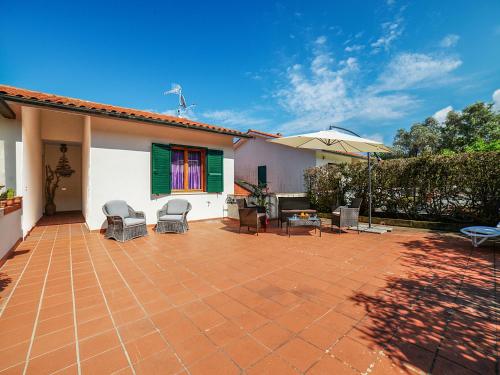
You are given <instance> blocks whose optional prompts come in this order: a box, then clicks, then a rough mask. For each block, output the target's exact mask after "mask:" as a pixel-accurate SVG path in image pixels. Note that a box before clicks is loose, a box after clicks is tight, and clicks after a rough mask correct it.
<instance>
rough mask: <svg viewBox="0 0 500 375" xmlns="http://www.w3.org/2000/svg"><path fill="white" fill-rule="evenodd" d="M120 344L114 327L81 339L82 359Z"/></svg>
mask: <svg viewBox="0 0 500 375" xmlns="http://www.w3.org/2000/svg"><path fill="white" fill-rule="evenodd" d="M119 345H120V339H119V337H118V335H117V333H116V331H115V330H114V329H111V330H109V331H106V332H103V333H101V334H98V335H96V336H92V337H89V338H87V339H84V340H80V341H79V350H80V359H81V360H85V359H87V358H90V357H93V356H95V355H97V354H100V353H102V352H105V351H108V350H110V349H112V348H115V347H117V346H119Z"/></svg>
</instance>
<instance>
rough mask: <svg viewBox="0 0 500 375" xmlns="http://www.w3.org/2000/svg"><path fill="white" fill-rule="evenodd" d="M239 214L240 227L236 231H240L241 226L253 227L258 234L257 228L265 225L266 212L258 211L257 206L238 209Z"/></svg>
mask: <svg viewBox="0 0 500 375" xmlns="http://www.w3.org/2000/svg"><path fill="white" fill-rule="evenodd" d="M238 213H239V215H240V227H239V230H238V233H241V227H247V230H248V231H250V228H255V230H256V232H257V236H258V235H259V229H260V228H261V227H262V226H264V225H265V220H266V214H262V213H259V212H258V207H247V208H240V209H238Z"/></svg>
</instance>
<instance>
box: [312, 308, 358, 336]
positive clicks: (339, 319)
mask: <svg viewBox="0 0 500 375" xmlns="http://www.w3.org/2000/svg"><path fill="white" fill-rule="evenodd" d="M318 323H319V324H321V325H324V326H326V327H327V328H328V329H331V330H335V331H337V332H339V333H342V334H345V333H347V332H348V331H350V330H351V329H352V328H353V327H354V326H355V325H356V323H357V321H356V320H355V319H353V318H350V317H348V316H345V315H344V314H341V313H338V312H336V311H330V312H328V313H327V314H326V315H325V316H323V317H322V318H320V319H319V320H318Z"/></svg>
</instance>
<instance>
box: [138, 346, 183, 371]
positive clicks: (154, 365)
mask: <svg viewBox="0 0 500 375" xmlns="http://www.w3.org/2000/svg"><path fill="white" fill-rule="evenodd" d="M134 368H135V371H136V374H144V375H150V374H151V375H152V374H165V375H167V374H177V373H179V372H180V371H181V370H182V369H183V367H182V365H181V363H180V362H179V360H178V359H177V357H175V355H174V354H173V353H172V352H171V351H168V350H164V351H161V352H156V353H154V354H152V355H150V356H149V357H147V358H146V359H144V360H143V361H141V362H138V363H136V364H135V365H134Z"/></svg>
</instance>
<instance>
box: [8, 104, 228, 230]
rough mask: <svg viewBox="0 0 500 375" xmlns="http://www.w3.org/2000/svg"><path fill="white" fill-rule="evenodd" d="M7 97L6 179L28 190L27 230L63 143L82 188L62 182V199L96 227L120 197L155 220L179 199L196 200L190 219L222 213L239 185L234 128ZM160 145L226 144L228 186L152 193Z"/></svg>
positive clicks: (19, 189) (62, 205)
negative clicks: (154, 154)
mask: <svg viewBox="0 0 500 375" xmlns="http://www.w3.org/2000/svg"><path fill="white" fill-rule="evenodd" d="M0 99H1V98H0ZM6 103H7V104H8V105H9V107H10V108H11V109H12V110H13V111H14V113H15V114H16V118H15V119H7V118H4V117H2V116H0V177H1V178H2V179H3V180H5V185H7V186H8V187H14V188H16V190H17V193H18V195H21V196H23V202H24V208H23V212H22V217H21V222H22V231H23V235H26V234H27V233H28V232H29V230H30V229H31V228H32V227H33V226H34V225H35V224H36V222H37V221H38V220H39V219H40V218H41V217H42V215H43V213H44V205H45V194H44V186H43V185H44V183H43V182H44V173H45V172H44V168H45V167H44V163H46V162H48V161H51V162H52V164H53V163H54V162H55V160H56V159H57V155H53V154H54V152H55V151H54V150H55V149H57V148H58V147H59V144H61V143H66V144H68V145H69V149H70V152H68V157H69V161H70V163H73V165H72V167H73V168H74V169H75V170H77V172H78V173H77V175H76V176H75V178H76V179H77V180H78V184H79V186H77V187H75V186H74V182H75V181H76V180H75V181H72V182H71V184H70V181H66V182H65V183H64V181H63V183H61V185H60V189H61V188H64V187H65V188H66V189H65V191H64V192H63V191H58V193H57V195H56V204H57V205H58V206H59V209H62V210H78V211H80V210H81V212H82V214H83V216H84V218H85V221H86V223H87V225H88V227H89V229H91V230H98V229H101V228H104V227H105V226H106V220H105V216H104V214H103V212H102V206H103V204H104V203H105V202H107V201H109V200H114V199H123V200H125V201H127V202H128V203H129V205H130V206H132V207H133V208H134V209H136V210H140V211H144V212H145V214H146V218H147V223H148V224H155V223H156V212H157V210H158V209H160V208H161V207H162V206H163V205H164V204H165V203H166V202H167V201H168V200H169V199H173V198H184V199H187V200H189V201H190V202H191V204H192V210H191V212H190V213H189V217H188V218H189V220H200V219H210V218H218V217H222V216H223V214H224V209H225V201H226V197H227V194H232V193H233V191H234V150H233V136H232V135H231V134H224V133H221V132H213V131H206V130H204V129H202V130H197V129H193V128H186V129H184V128H182V127H179V126H177V127H175V126H172V127H171V126H168V125H160V124H150V123H143V122H140V121H132V120H124V119H115V118H108V117H106V116H99V115H96V116H93V115H84V114H79V113H73V112H71V111H63V110H54V109H51V108H44V107H43V106H32V105H26V104H20V103H16V102H9V101H6ZM153 143H160V144H169V145H173V144H175V145H183V146H192V147H198V148H203V149H211V150H222V151H223V166H222V168H223V171H222V172H223V173H222V175H223V191H221V192H218V193H207V192H204V191H196V192H172V193H169V194H164V195H153V194H152V193H151V191H152V189H151V148H152V144H153ZM76 150H78V152H79V155H77V156H75V154H74V152H76ZM75 163H76V164H75ZM3 180H2V181H0V184H2V185H4V183H3V182H4V181H3ZM70 189H71V191H69V190H70ZM70 200H71V202H70Z"/></svg>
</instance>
